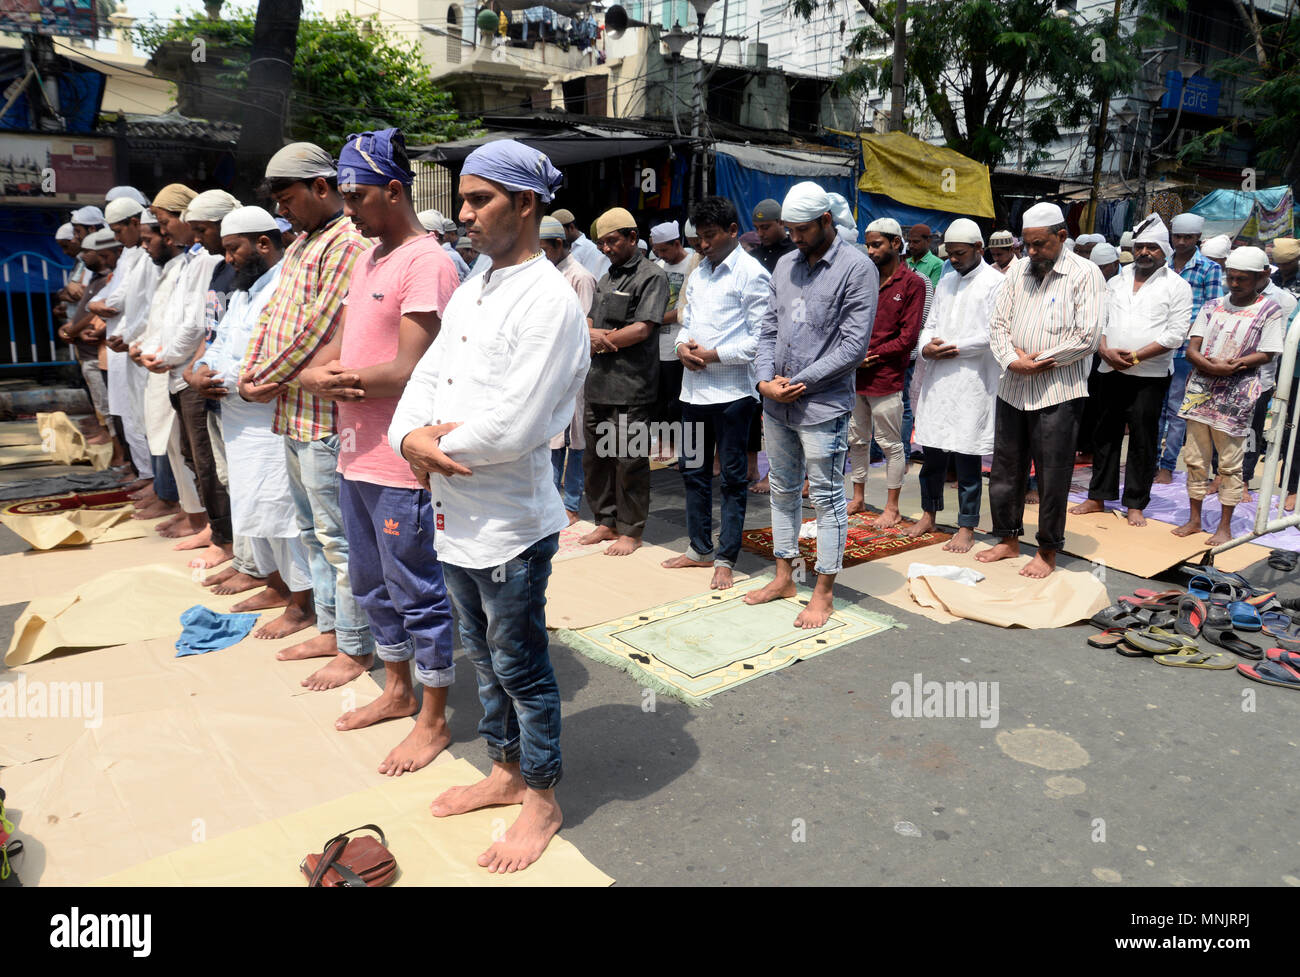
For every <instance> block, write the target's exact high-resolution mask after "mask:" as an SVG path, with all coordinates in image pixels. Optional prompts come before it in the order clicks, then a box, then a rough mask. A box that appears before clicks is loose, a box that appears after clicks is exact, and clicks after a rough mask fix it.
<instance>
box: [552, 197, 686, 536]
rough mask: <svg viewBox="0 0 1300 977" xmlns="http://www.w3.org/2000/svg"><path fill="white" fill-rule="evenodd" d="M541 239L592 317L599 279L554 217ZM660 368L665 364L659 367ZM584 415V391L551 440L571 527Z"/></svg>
mask: <svg viewBox="0 0 1300 977" xmlns="http://www.w3.org/2000/svg"><path fill="white" fill-rule="evenodd" d="M539 236H540V238H541V245H542V251H543V252H544V253H545V254H546V258H547V260H548V261H550V263H551V264H553V265H555V270H556V271H558V272H559V273H560V274H561V275H563V276H564V280H565V281H566V282H568V283H569V285H570V286H571V287H572V288H573V291H574V293H575V294H576V295H577V296H578V304H579V305H581V306H582V314H583V315H584V316H589V315H591V303H592V301H593V300H594V299H595V297H596V279H595V276H593V275H592V273H591V272H589V271H588V270H587V269H586V268H584V267H582V265H580V264H578V261H577V259H576V258H574V257H573V254H572V252H570V251H569V242H568V239H567V238H566V237H565V235H564V225H563V224H561V223H560V222H559V221H557V220H556V219H555V218H554V217H543V218H542V226H541V231H540V235H539ZM660 366H661V367H662V366H663V364H662V363H660ZM584 414H585V412H584V410H583V403H582V391H581V390H579V391H578V395H577V397H576V398H575V399H574V405H573V420H572V421H570V422H569V426H568V427H566V428H565V429H564V430H563V431H561V432H560V433H559V434H557V435H556V436H555V437H553V438H551V467H552V468H553V469H554V470H555V489H556V491H557V492H559V493H560V498H561V499H562V500H563V501H564V511H565V513H566V515H568V517H569V525H570V526H572V525H573V524H574V523H575V522H577V521H578V518H579V516H578V509H579V507H580V506H581V505H582V489H583V486H584V478H583V473H582V453H583V451H584V450H585V449H586V447H587V442H586V440H585V439H584V435H583V428H584V426H585V425H584V423H583V417H584Z"/></svg>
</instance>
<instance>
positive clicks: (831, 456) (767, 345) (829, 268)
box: [744, 182, 880, 628]
mask: <svg viewBox="0 0 1300 977" xmlns="http://www.w3.org/2000/svg"><path fill="white" fill-rule="evenodd" d="M781 214H782V217H783V219H784V221H785V223H786V226H787V227H788V228H789V229H790V238H791V240H792V241H794V244H795V247H796V248H798V250H799V253H798V254H788V255H786V256H785V257H784V258H782V259H781V260H780V261H779V262H777V267H776V273H775V274H774V275H773V276H772V290H771V295H770V296H769V298H768V306H767V313H766V314H765V315H764V317H763V328H762V333H761V334H760V336H759V343H758V357H757V360H756V361H755V377H756V380H757V382H758V392H759V394H760V395H762V397H763V410H764V414H765V420H764V433H765V436H766V440H767V453H768V460H769V461H770V462H771V466H772V467H771V472H770V474H769V481H770V484H771V490H772V494H771V500H772V501H771V505H772V537H773V540H772V541H773V551H774V554H775V556H776V576H775V578H774V579H773V580H772V582H771V583H769V584H768V585H767V586H765V587H762V588H760V589H758V590H753V591H750V592H749V593H748V594H746V595H745V598H744V600H745V603H747V604H762V603H766V602H768V601H773V600H778V599H781V598H785V597H793V596H795V594H796V593H797V592H798V588H797V586H796V584H795V579H794V561H795V560H796V559H798V558H799V528H800V524H801V522H802V516H803V500H802V498H801V497H800V487H801V485H802V483H803V479H804V473H805V472H807V474H808V480H809V489H808V495H809V498H810V499H811V500H812V503H813V506H814V507H815V508H816V510H817V566H816V571H817V583H816V585H815V586H814V588H813V593H812V596H811V598H810V599H809V601H808V604H807V605H806V606H805V607H804V609H803V610H802V611H800V612H799V615H798V616H797V617H796V618H795V622H794V623H795V626H796V627H800V628H820V627H823V626H824V625H825V624H826V622H827V621H828V620H829V619H830V615H831V611H832V610H833V609H834V608H833V603H832V598H831V591H832V589H833V587H834V585H835V575H836V574H837V573H839V571H840V567H841V566H842V564H843V561H844V544H845V542H846V540H847V538H848V528H849V517H848V506H847V505H846V503H845V499H844V461H845V456H846V455H847V453H848V447H849V442H848V434H849V417H850V415H851V413H852V410H853V397H854V389H853V380H854V374H855V373H856V371H857V368H858V366H859V365H861V363H862V360H863V358H864V357H865V356H866V354H867V345H868V343H870V341H871V327H872V323H873V321H874V320H875V315H876V296H877V294H878V293H879V291H880V275H879V273H878V272H877V271H876V266H875V265H874V264H873V263H872V262H871V259H870V258H868V257H867V256H866V255H865V254H863V253H862V252H861V251H859V250H858V249H857V248H856V247H854V246H853V245H851V244H847V243H845V242H844V241H842V240H840V237H839V234H838V233H837V232H836V230H835V221H834V219H833V218H832V216H831V201H830V197H829V195H828V194H827V193H826V191H825V190H823V189H822V188H821V187H819V186H818V185H817V184H815V183H810V182H804V183H797V184H795V185H794V186H793V187H792V188H791V189H790V192H789V193H788V194H786V198H785V201H784V202H783V203H782V204H781ZM800 569H801V570H802V566H801V568H800Z"/></svg>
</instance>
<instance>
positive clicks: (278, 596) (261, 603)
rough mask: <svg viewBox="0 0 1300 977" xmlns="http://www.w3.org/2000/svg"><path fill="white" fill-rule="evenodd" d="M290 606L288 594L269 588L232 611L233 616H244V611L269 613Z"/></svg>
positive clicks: (244, 600) (247, 599) (234, 591)
mask: <svg viewBox="0 0 1300 977" xmlns="http://www.w3.org/2000/svg"><path fill="white" fill-rule="evenodd" d="M258 583H266V581H265V580H259V581H258ZM245 589H248V588H245ZM213 593H216V591H215V590H214V591H213ZM229 593H232V594H237V593H239V591H237V590H232V591H229ZM288 606H289V595H288V593H286V592H285V591H283V590H277V589H276V588H275V587H267V588H266V589H265V590H260V591H258V592H257V593H255V594H254V595H253V596H252V597H245V598H244V599H243V600H241V601H240V602H239V603H238V604H236V605H235V606H234V607H232V608H231V609H230V610H231V613H233V614H242V613H243V612H244V611H267V610H270V609H271V608H273V607H288Z"/></svg>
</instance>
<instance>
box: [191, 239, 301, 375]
mask: <svg viewBox="0 0 1300 977" xmlns="http://www.w3.org/2000/svg"><path fill="white" fill-rule="evenodd" d="M283 267H284V262H282V261H277V262H276V263H275V266H274V267H273V268H268V269H267V270H266V272H265V273H264V274H263V275H262V277H261V278H259V279H258V280H257V281H255V282H253V284H252V285H251V286H250V287H249V289H248V291H246V292H240V291H236V292H233V293H231V296H230V304H229V305H228V306H226V314H225V315H224V316H222V317H221V321H220V322H219V323H217V338H216V339H214V340H213V341H212V345H211V346H209V347H208V348H207V349H206V350H205V351H204V353H203V358H202V359H200V360H199V364H203V363H206V364H207V365H208V366H209V367H210V368H211V369H212V372H213V373H215V374H216V375H217V376H219V377H221V379H222V380H223V381H224V383H225V385H226V387H227V389H229V390H230V391H231V392H233V391H234V389H235V387H236V385H237V384H238V383H239V371H240V367H241V366H243V363H244V354H245V353H247V352H248V343H249V340H250V339H252V334H253V328H254V327H255V326H256V325H257V320H258V319H260V318H261V316H262V310H263V309H264V308H266V304H267V303H268V302H269V301H270V300H271V295H272V294H273V293H274V292H275V286H276V283H277V282H279V281H280V269H281V268H283Z"/></svg>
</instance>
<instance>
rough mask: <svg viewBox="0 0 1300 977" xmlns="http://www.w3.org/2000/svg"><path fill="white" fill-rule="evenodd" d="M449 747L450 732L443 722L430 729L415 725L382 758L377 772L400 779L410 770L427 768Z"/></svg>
mask: <svg viewBox="0 0 1300 977" xmlns="http://www.w3.org/2000/svg"><path fill="white" fill-rule="evenodd" d="M426 694H427V692H426ZM450 745H451V731H450V730H449V729H448V728H447V723H446V722H445V721H444V722H441V723H438V724H436V725H434V726H432V727H430V726H427V725H425V724H424V723H417V724H416V726H415V729H413V730H411V731H410V732H409V733H407V734H406V738H405V739H404V740H402V742H400V743H398V744H397V745H396V746H395V747H393V748H392V750H390V751H389V753H388V756H386V757H384V762H383V763H381V764H380V765H379V772H380V773H386V774H388V776H390V777H400V776H401V775H402V774H404V773H410V772H411V771H412V770H419V769H420V768H421V767H427V766H428V765H429V764H431V763H432V762H433V761H434V760H436V759H438V754H439V753H441V752H442V751H443V750H445V749H446V748H447V747H448V746H450Z"/></svg>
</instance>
